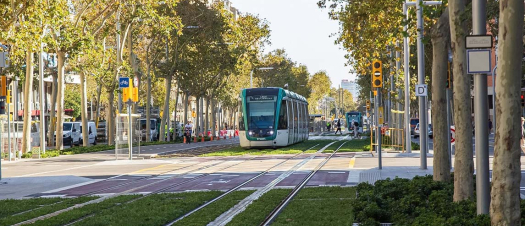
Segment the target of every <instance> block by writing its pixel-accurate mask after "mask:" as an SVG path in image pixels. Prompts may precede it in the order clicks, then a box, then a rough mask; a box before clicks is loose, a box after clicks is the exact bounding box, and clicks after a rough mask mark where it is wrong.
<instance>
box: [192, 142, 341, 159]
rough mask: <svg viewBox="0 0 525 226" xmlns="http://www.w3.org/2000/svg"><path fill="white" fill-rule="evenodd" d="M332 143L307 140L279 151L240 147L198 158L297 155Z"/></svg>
mask: <svg viewBox="0 0 525 226" xmlns="http://www.w3.org/2000/svg"><path fill="white" fill-rule="evenodd" d="M330 142H332V141H329V140H307V141H304V142H301V143H298V144H294V145H291V146H288V147H284V148H280V149H262V150H261V149H248V150H245V149H243V148H241V147H233V148H228V149H225V150H222V151H218V152H213V153H207V154H203V155H200V157H209V156H238V155H247V154H248V155H276V154H298V153H301V152H307V153H310V152H315V151H317V150H319V149H320V148H322V147H324V146H325V145H327V144H329V143H330ZM316 144H319V145H318V146H316V147H315V148H313V149H312V150H307V149H310V148H311V147H313V146H314V145H316Z"/></svg>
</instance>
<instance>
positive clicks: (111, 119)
mask: <svg viewBox="0 0 525 226" xmlns="http://www.w3.org/2000/svg"><path fill="white" fill-rule="evenodd" d="M114 101H115V91H114V90H113V89H108V114H107V116H106V117H107V118H106V137H107V139H108V145H114V144H115V115H114V113H115V105H114V103H113V102H114ZM148 124H149V123H148Z"/></svg>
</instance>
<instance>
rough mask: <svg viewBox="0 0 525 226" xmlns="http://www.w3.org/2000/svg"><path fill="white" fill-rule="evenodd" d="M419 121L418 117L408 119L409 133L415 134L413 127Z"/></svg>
mask: <svg viewBox="0 0 525 226" xmlns="http://www.w3.org/2000/svg"><path fill="white" fill-rule="evenodd" d="M418 123H419V119H418V118H411V119H410V134H411V135H414V136H415V133H414V132H415V131H414V129H415V128H416V125H417V124H418Z"/></svg>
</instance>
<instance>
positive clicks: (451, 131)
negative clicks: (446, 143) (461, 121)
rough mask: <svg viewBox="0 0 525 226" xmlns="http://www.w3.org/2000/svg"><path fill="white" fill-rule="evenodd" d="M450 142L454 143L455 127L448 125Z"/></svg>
mask: <svg viewBox="0 0 525 226" xmlns="http://www.w3.org/2000/svg"><path fill="white" fill-rule="evenodd" d="M450 143H451V144H455V143H456V127H454V126H450Z"/></svg>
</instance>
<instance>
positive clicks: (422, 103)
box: [416, 0, 428, 169]
mask: <svg viewBox="0 0 525 226" xmlns="http://www.w3.org/2000/svg"><path fill="white" fill-rule="evenodd" d="M422 4H423V1H422V0H418V1H417V3H416V15H417V30H418V31H417V80H418V81H417V83H418V84H420V85H422V84H425V58H424V56H425V55H424V54H425V46H424V44H423V40H422V39H423V7H422ZM427 113H428V112H427V103H426V97H419V133H420V136H419V146H420V147H421V165H420V168H421V169H427V149H428V146H427V136H428V119H427Z"/></svg>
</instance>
